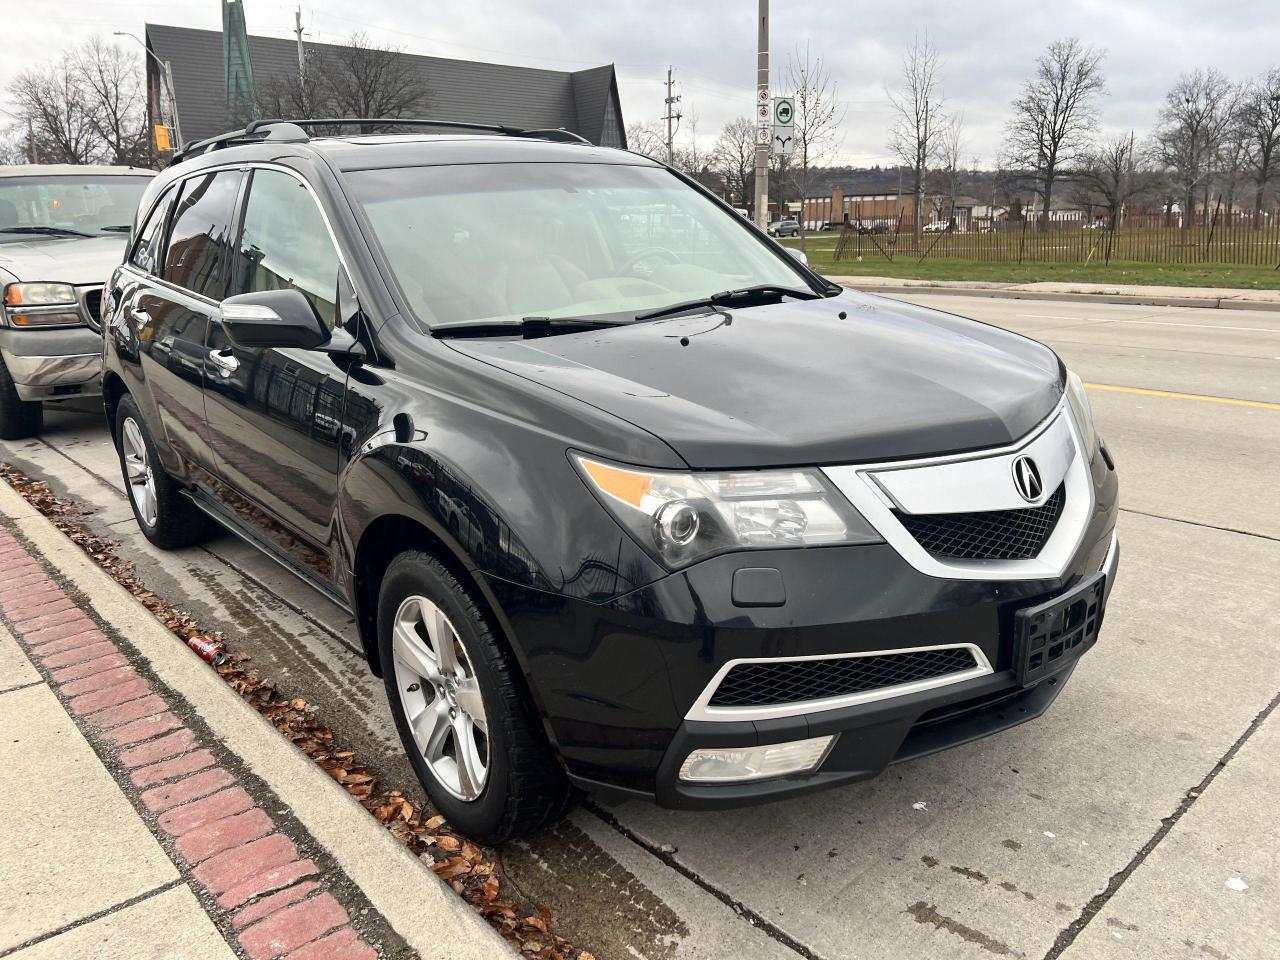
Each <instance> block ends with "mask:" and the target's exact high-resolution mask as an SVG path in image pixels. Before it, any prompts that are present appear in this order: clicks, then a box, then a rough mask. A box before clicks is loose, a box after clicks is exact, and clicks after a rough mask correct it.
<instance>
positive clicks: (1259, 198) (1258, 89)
mask: <svg viewBox="0 0 1280 960" xmlns="http://www.w3.org/2000/svg"><path fill="white" fill-rule="evenodd" d="M1239 126H1240V130H1241V131H1242V132H1243V134H1244V137H1245V139H1246V142H1247V143H1248V144H1249V158H1248V159H1249V165H1250V167H1251V173H1252V180H1253V225H1254V227H1255V228H1257V227H1261V226H1262V205H1263V203H1264V202H1265V196H1266V192H1267V188H1268V187H1269V186H1270V185H1271V181H1272V180H1273V179H1274V178H1275V177H1276V174H1277V172H1278V171H1277V168H1278V167H1280V67H1272V68H1271V69H1270V70H1268V71H1267V72H1266V73H1265V74H1263V75H1262V76H1260V77H1258V78H1257V79H1256V80H1254V81H1253V82H1252V83H1250V84H1249V86H1248V88H1247V89H1246V90H1245V93H1244V96H1243V97H1242V98H1241V103H1240V110H1239Z"/></svg>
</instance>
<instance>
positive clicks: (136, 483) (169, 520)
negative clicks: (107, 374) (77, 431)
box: [116, 394, 213, 550]
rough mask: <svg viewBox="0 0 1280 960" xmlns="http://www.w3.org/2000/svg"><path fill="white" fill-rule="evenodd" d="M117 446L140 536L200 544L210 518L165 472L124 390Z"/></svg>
mask: <svg viewBox="0 0 1280 960" xmlns="http://www.w3.org/2000/svg"><path fill="white" fill-rule="evenodd" d="M116 451H117V453H118V454H119V456H120V472H121V473H122V474H123V475H124V484H125V489H126V491H127V492H128V496H129V505H130V506H132V507H133V515H134V517H135V518H136V519H137V521H138V526H139V528H141V530H142V533H143V535H144V536H145V537H146V538H147V539H148V540H150V541H151V542H152V543H154V544H155V545H156V546H157V547H159V548H160V549H162V550H176V549H178V548H179V547H190V546H194V545H195V544H198V543H203V542H204V541H205V540H207V539H209V535H210V534H211V533H212V532H213V522H212V521H211V520H210V519H209V518H208V517H207V516H205V515H204V514H203V513H202V512H201V511H200V508H199V507H197V506H196V505H195V504H193V503H192V502H191V501H190V500H188V499H187V498H186V497H184V496H183V495H182V488H181V486H179V484H178V483H177V482H176V481H175V480H174V479H173V478H172V477H170V476H169V475H168V474H167V473H165V471H164V467H162V466H161V465H160V460H159V458H158V457H157V456H156V446H155V443H154V442H153V441H152V439H151V432H150V431H149V430H148V429H147V425H146V423H144V422H143V419H142V414H141V413H140V412H139V410H138V404H137V403H136V402H135V401H134V399H133V397H131V396H130V395H129V394H125V395H124V396H123V397H121V398H120V403H119V405H118V406H117V407H116Z"/></svg>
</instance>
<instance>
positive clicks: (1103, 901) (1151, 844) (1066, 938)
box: [1044, 693, 1280, 960]
mask: <svg viewBox="0 0 1280 960" xmlns="http://www.w3.org/2000/svg"><path fill="white" fill-rule="evenodd" d="M1277 705H1280V693H1277V694H1276V695H1275V697H1273V698H1272V700H1271V702H1270V703H1269V704H1267V705H1266V706H1265V707H1263V708H1262V711H1261V712H1260V713H1259V714H1258V715H1257V716H1256V717H1254V718H1253V722H1252V723H1250V724H1249V726H1248V727H1246V728H1245V731H1244V733H1242V734H1240V736H1239V738H1238V739H1237V740H1236V742H1235V743H1233V744H1232V745H1231V747H1230V748H1229V749H1228V750H1227V752H1226V753H1224V754H1223V755H1222V757H1221V758H1220V759H1219V760H1218V762H1217V763H1215V764H1214V765H1213V769H1212V770H1210V771H1209V772H1208V773H1207V774H1206V775H1205V777H1204V779H1203V780H1201V781H1200V782H1199V783H1198V784H1196V785H1195V786H1194V787H1192V788H1191V789H1190V790H1188V791H1187V792H1186V793H1185V794H1184V795H1183V797H1182V802H1181V803H1179V804H1178V806H1177V808H1176V809H1175V810H1174V811H1173V813H1172V814H1171V815H1169V816H1167V817H1165V818H1164V819H1163V820H1161V821H1160V828H1159V829H1158V830H1156V832H1155V833H1154V834H1152V836H1151V839H1150V840H1148V841H1147V842H1146V843H1144V844H1143V845H1142V847H1141V849H1139V850H1138V852H1137V853H1135V854H1134V855H1133V859H1131V860H1130V861H1129V862H1128V863H1127V864H1125V866H1124V867H1123V868H1122V869H1121V870H1119V871H1118V872H1117V873H1115V874H1114V875H1113V876H1112V877H1111V879H1110V880H1109V881H1108V882H1107V886H1106V889H1104V890H1103V891H1102V892H1101V893H1099V894H1097V895H1096V896H1095V897H1093V899H1091V900H1090V901H1089V902H1088V903H1087V904H1085V906H1084V909H1083V910H1081V911H1080V916H1078V917H1076V919H1075V920H1073V921H1071V923H1070V924H1068V925H1067V926H1066V927H1064V928H1063V929H1062V931H1061V932H1059V934H1058V936H1057V939H1055V940H1054V942H1053V946H1052V947H1050V948H1049V952H1048V953H1046V954H1045V955H1044V960H1056V958H1058V957H1060V956H1062V954H1063V951H1065V950H1066V949H1067V948H1068V947H1069V946H1071V944H1072V943H1074V942H1075V940H1076V938H1077V937H1078V936H1080V933H1081V932H1082V931H1083V930H1084V928H1085V927H1087V926H1088V925H1089V924H1090V922H1092V920H1093V918H1094V917H1096V916H1097V915H1098V914H1099V913H1100V912H1101V911H1102V908H1103V907H1105V906H1106V905H1107V903H1108V901H1110V900H1111V898H1112V897H1114V896H1115V895H1116V893H1117V892H1118V891H1119V890H1120V888H1121V887H1122V886H1123V885H1124V882H1125V881H1126V880H1128V879H1129V877H1130V876H1131V875H1132V874H1133V872H1134V871H1135V870H1137V869H1138V867H1140V866H1142V864H1143V861H1145V860H1146V859H1147V857H1149V856H1150V855H1151V852H1152V851H1153V850H1155V848H1156V847H1158V846H1159V845H1160V842H1161V841H1162V840H1164V838H1165V837H1167V836H1168V835H1169V832H1170V831H1171V830H1172V829H1173V828H1174V825H1175V824H1176V823H1177V822H1178V821H1179V820H1181V819H1182V815H1183V814H1185V813H1186V812H1187V811H1188V810H1190V809H1191V807H1192V806H1193V805H1194V804H1195V802H1196V801H1197V800H1199V799H1200V798H1201V797H1202V796H1204V792H1205V790H1206V789H1208V787H1209V784H1211V783H1213V781H1214V780H1215V779H1217V776H1218V774H1220V773H1221V772H1222V771H1223V770H1224V769H1226V766H1227V764H1228V763H1230V762H1231V760H1232V759H1233V758H1234V757H1235V755H1236V754H1237V753H1239V752H1240V748H1241V747H1243V746H1244V745H1245V744H1246V743H1247V742H1248V741H1249V738H1250V737H1252V736H1253V735H1254V733H1256V732H1257V730H1258V728H1259V727H1261V726H1262V725H1263V723H1265V722H1266V720H1267V718H1268V717H1269V716H1271V714H1272V713H1273V712H1274V711H1275V709H1276V707H1277Z"/></svg>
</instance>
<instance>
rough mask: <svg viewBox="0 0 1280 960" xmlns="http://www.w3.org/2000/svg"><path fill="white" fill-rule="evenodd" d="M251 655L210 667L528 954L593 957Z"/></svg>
mask: <svg viewBox="0 0 1280 960" xmlns="http://www.w3.org/2000/svg"><path fill="white" fill-rule="evenodd" d="M0 478H3V479H4V480H6V481H8V483H9V485H10V486H12V487H13V488H14V489H15V490H16V491H17V492H18V493H19V494H21V495H22V496H23V497H24V498H25V499H26V500H27V501H28V502H29V503H30V504H31V505H32V506H34V507H35V508H36V509H37V510H39V511H40V512H41V513H42V514H44V515H45V516H46V517H48V518H49V519H50V520H51V521H52V522H53V524H54V525H55V526H56V527H57V528H58V529H59V530H61V531H62V533H64V534H65V535H66V536H67V537H68V538H69V539H70V540H71V541H72V542H73V543H75V544H77V545H78V546H79V547H80V548H81V549H82V550H84V551H85V553H87V554H88V555H89V556H90V557H92V558H93V560H94V561H95V562H96V563H97V564H98V565H99V566H100V567H102V568H103V569H104V570H106V571H107V572H108V573H110V574H111V576H112V577H113V578H114V579H115V580H116V582H118V583H119V584H120V585H121V586H123V587H124V588H125V589H126V590H128V591H129V592H130V593H132V594H133V595H134V596H135V597H137V598H138V600H140V601H141V602H142V604H143V605H144V606H145V607H146V608H147V609H148V610H150V611H151V613H152V614H153V615H154V616H155V617H156V619H157V620H159V621H160V622H161V623H163V624H164V625H165V626H166V627H167V628H168V629H169V630H170V631H171V632H173V633H174V634H175V635H177V636H178V637H179V638H180V639H181V640H183V641H184V642H186V641H187V640H190V639H191V638H192V637H203V638H205V639H209V640H220V641H223V642H224V643H225V638H224V637H223V636H222V634H221V633H210V632H207V631H204V630H202V629H201V627H200V624H199V623H197V622H196V620H195V618H194V617H192V616H191V615H190V614H188V613H186V612H185V611H183V610H179V609H177V608H176V607H174V606H172V605H171V604H169V603H167V602H166V601H165V600H163V599H161V598H160V597H158V596H156V595H155V594H154V593H152V592H151V591H150V590H148V589H147V588H146V585H145V584H144V583H143V582H142V581H141V580H140V579H139V578H138V577H137V576H136V575H135V574H134V573H133V566H132V564H129V563H127V562H125V561H122V560H121V559H120V558H119V557H118V556H117V555H116V553H115V547H116V545H117V542H116V541H114V540H107V539H104V538H102V537H98V536H95V535H93V534H91V533H89V532H88V531H86V530H85V529H84V527H83V526H81V524H80V523H79V522H78V520H77V519H76V518H77V516H78V515H80V512H79V511H78V510H77V509H76V507H75V505H74V504H73V503H72V502H71V501H68V500H63V499H61V498H59V497H56V496H54V495H53V493H52V492H51V491H50V489H49V486H48V484H46V483H45V482H44V481H42V480H32V479H31V478H30V477H27V476H26V475H25V474H23V473H22V472H21V471H18V470H15V469H14V468H13V467H10V466H8V465H6V464H0ZM249 659H250V658H249V656H248V655H247V654H244V653H239V652H236V651H234V650H231V649H228V651H227V660H226V662H225V663H223V664H220V665H219V666H217V667H215V668H213V669H216V670H217V672H218V674H219V675H220V676H221V677H222V679H223V680H224V681H226V683H227V684H228V685H229V686H230V687H231V688H232V689H233V690H235V691H236V693H238V694H239V695H240V696H241V697H243V698H244V699H245V700H246V701H248V702H249V704H250V705H251V706H252V707H253V708H254V709H255V710H257V711H258V712H259V713H261V714H262V715H263V716H265V717H266V718H267V719H268V720H270V721H271V723H272V724H273V725H274V726H275V728H276V729H277V730H279V731H280V732H281V733H282V734H284V735H285V736H286V737H288V738H289V739H290V740H291V741H292V742H293V744H294V745H295V746H296V747H297V748H298V749H299V750H301V751H302V752H303V753H305V754H306V755H307V756H309V757H310V758H311V759H312V760H313V761H314V762H315V763H317V764H318V765H319V766H320V767H321V768H322V769H323V770H324V771H325V772H326V773H327V774H329V776H330V777H332V778H333V779H334V780H336V781H337V782H338V783H339V784H341V785H342V786H343V788H344V789H345V790H346V791H347V793H349V794H350V795H351V796H352V797H354V798H355V799H356V800H358V801H359V802H360V804H361V805H362V806H363V807H364V808H365V809H366V810H368V811H369V812H370V813H371V814H373V816H375V817H376V818H377V819H378V821H379V822H380V823H381V824H382V825H383V826H385V827H386V828H387V829H388V830H389V831H391V834H392V835H393V836H394V837H395V838H396V839H397V840H399V841H400V842H401V843H403V844H404V845H405V846H406V847H408V848H409V849H410V850H412V851H413V852H414V853H415V854H417V856H418V857H419V858H420V859H421V860H422V861H423V862H424V863H426V864H427V865H428V866H430V867H431V869H432V870H434V871H435V873H436V876H438V877H440V879H441V880H443V881H445V882H446V883H448V884H449V886H451V887H452V888H453V889H454V891H455V892H456V893H458V894H459V895H460V896H461V897H462V898H463V899H464V900H466V901H467V902H468V903H469V904H471V905H472V907H474V908H475V909H476V910H477V911H479V913H480V914H481V916H483V917H484V918H485V919H486V920H488V921H489V923H490V924H491V925H492V926H494V927H496V928H497V930H498V931H499V932H500V933H501V934H502V935H503V936H504V937H505V938H506V939H507V940H508V941H510V942H511V943H512V944H513V945H514V946H515V947H516V948H517V949H518V950H519V951H520V953H521V955H522V956H524V957H528V958H530V960H595V958H594V957H593V956H592V955H591V954H590V953H588V952H587V951H585V950H577V949H575V948H574V947H573V946H572V945H571V944H570V943H569V942H568V941H567V940H565V939H564V938H563V937H561V936H559V935H557V934H556V933H555V932H554V930H553V929H552V924H553V920H552V916H551V912H550V911H549V910H547V908H546V907H543V906H541V905H538V906H537V908H536V909H537V912H536V913H531V912H530V911H529V910H528V909H527V908H524V909H522V908H521V907H520V905H519V904H518V903H517V901H515V900H513V899H511V898H510V897H508V896H504V894H503V889H502V887H503V884H502V880H501V878H500V876H499V873H500V869H501V864H500V860H499V858H498V856H497V854H496V853H495V852H494V851H492V850H489V849H486V848H484V847H480V846H478V845H477V844H475V843H472V842H471V841H470V840H467V839H466V838H465V837H461V836H459V835H458V834H456V833H454V832H453V831H452V830H450V828H449V825H448V824H447V823H446V822H445V819H444V817H441V816H438V815H437V816H424V814H425V813H426V811H424V810H423V808H422V807H421V806H420V805H418V804H415V803H414V802H413V801H411V800H409V799H407V798H406V797H404V796H403V794H401V792H400V791H399V790H389V791H383V792H381V793H379V792H378V781H377V778H376V777H375V776H374V775H373V774H372V773H370V772H369V770H368V769H367V768H365V767H363V766H361V765H360V763H359V762H358V761H357V759H356V755H355V753H354V752H353V751H351V750H344V749H343V748H342V746H341V745H340V744H339V743H337V742H336V740H335V738H334V735H333V731H332V730H330V729H329V728H328V727H326V726H325V725H324V724H323V723H321V722H320V720H319V719H318V718H317V712H318V711H317V708H316V707H315V706H314V705H312V704H309V703H307V702H306V701H305V700H303V699H301V698H300V697H289V696H288V695H286V694H284V693H282V692H281V691H280V690H278V689H277V688H276V685H275V684H274V683H273V682H272V681H271V680H269V679H267V678H265V677H262V676H261V675H259V673H258V671H257V670H255V669H252V668H251V667H249V665H248V662H249Z"/></svg>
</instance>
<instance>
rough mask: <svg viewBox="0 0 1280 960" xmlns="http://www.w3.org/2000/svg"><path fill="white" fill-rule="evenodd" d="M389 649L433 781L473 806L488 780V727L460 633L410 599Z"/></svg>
mask: <svg viewBox="0 0 1280 960" xmlns="http://www.w3.org/2000/svg"><path fill="white" fill-rule="evenodd" d="M391 649H392V652H393V654H394V657H395V675H396V688H397V690H398V691H399V696H400V703H401V705H402V706H403V708H404V715H405V718H406V719H407V720H408V723H409V727H410V729H411V730H412V731H413V738H414V741H415V743H416V744H417V747H418V750H419V752H420V753H421V754H422V757H423V759H424V760H425V761H426V764H427V767H428V768H429V769H430V771H431V775H432V776H433V777H435V779H436V780H437V782H439V784H440V785H441V786H442V787H444V789H445V790H447V791H448V792H449V793H450V794H452V795H453V796H455V797H457V798H458V799H460V800H475V799H476V798H477V797H479V796H480V793H481V791H482V790H484V785H485V781H486V780H487V778H488V775H489V722H488V719H487V718H486V716H485V709H484V699H483V698H482V697H481V694H480V684H479V683H478V682H477V680H476V673H475V669H474V667H472V665H471V659H470V657H468V655H467V651H466V648H465V647H463V645H462V641H461V640H460V639H458V633H457V631H456V630H454V628H453V624H451V623H450V622H449V618H448V617H447V616H445V613H444V611H443V610H441V609H440V608H439V607H438V606H436V605H435V604H434V603H432V602H431V601H430V600H428V599H427V598H426V597H422V596H410V597H406V598H405V600H404V602H403V603H401V604H400V608H399V609H398V610H397V611H396V616H395V622H394V625H393V628H392V635H391Z"/></svg>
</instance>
